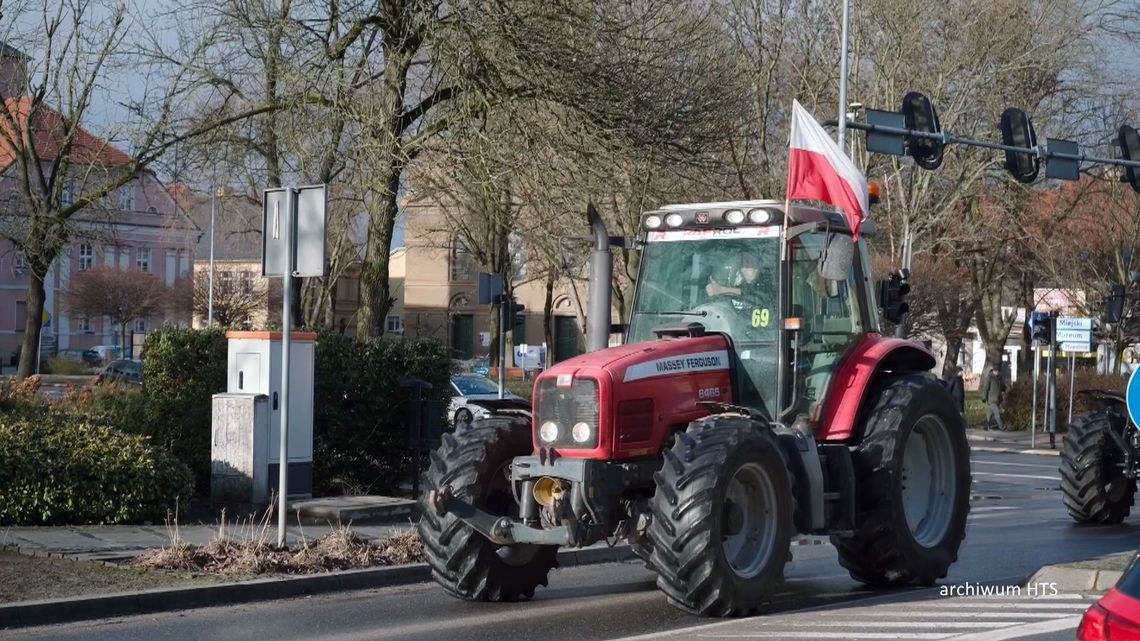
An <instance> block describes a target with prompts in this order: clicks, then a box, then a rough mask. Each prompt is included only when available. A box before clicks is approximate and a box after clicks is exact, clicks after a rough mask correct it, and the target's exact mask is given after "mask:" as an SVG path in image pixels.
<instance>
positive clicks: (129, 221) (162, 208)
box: [0, 43, 201, 365]
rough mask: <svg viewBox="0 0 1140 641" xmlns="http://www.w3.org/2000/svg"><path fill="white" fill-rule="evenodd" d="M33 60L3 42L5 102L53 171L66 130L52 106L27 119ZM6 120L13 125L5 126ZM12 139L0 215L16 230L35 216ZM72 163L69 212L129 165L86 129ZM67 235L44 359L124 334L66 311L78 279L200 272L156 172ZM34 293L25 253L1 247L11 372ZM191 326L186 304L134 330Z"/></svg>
mask: <svg viewBox="0 0 1140 641" xmlns="http://www.w3.org/2000/svg"><path fill="white" fill-rule="evenodd" d="M27 60H28V59H27V57H26V56H23V54H20V53H19V52H18V51H16V50H14V49H12V48H11V47H8V46H6V45H3V44H2V43H0V101H2V103H0V104H2V105H3V108H5V109H7V111H8V113H9V114H12V115H13V116H14V118H13V119H14V120H15V121H16V122H19V123H20V124H21V126H23V127H26V128H27V129H28V130H29V131H30V135H29V136H27V139H30V140H31V143H32V144H33V145H35V149H36V152H37V154H38V156H39V158H40V160H41V161H42V162H43V163H44V165H45V167H50V166H51V165H52V164H53V161H54V160H56V158H57V154H58V150H59V146H60V145H59V142H60V139H61V137H62V132H63V131H64V126H63V122H62V119H61V118H60V117H59V115H58V114H56V113H55V112H54V111H52V110H50V109H47V108H44V107H41V108H40V109H39V110H38V111H36V113H35V114H33V115H32V116H31V117H30V118H29V117H28V113H27V111H28V108H27V105H28V100H27V99H26V98H23V97H22V96H23V94H24V92H25V87H24V84H25V83H24V82H22V81H21V79H22V78H24V77H26V72H25V71H24V69H25V68H26V64H27ZM29 121H30V124H29ZM3 122H10V121H7V120H0V123H3ZM8 140H10V137H7V136H0V217H3V218H4V219H5V220H6V221H9V222H7V225H9V226H10V227H11V229H13V230H17V231H18V230H19V229H20V225H19V217H20V215H21V212H22V211H27V209H26V205H24V204H23V203H24V195H23V193H22V190H21V187H20V185H21V182H20V178H19V176H18V175H17V172H16V167H17V163H16V161H15V154H14V153H13V150H12V149H11V148H10V147H9V146H8V144H7V143H8ZM71 158H72V167H71V169H70V170H69V172H68V179H67V182H66V183H64V196H63V199H64V201H65V204H66V202H67V201H68V200H69V199H71V198H75V197H77V196H78V195H81V194H84V193H90V192H91V191H93V190H94V189H95V188H97V187H98V186H99V180H101V179H102V178H95V177H105V176H107V175H108V174H109V173H111V172H114V171H115V170H116V169H119V168H123V167H127V166H129V165H130V164H131V158H130V157H129V156H128V155H127V154H126V153H124V152H123V151H122V150H120V149H117V148H115V147H114V146H113V145H111V144H110V143H108V142H107V141H105V140H102V139H100V138H98V137H96V136H94V135H92V134H90V133H89V132H87V131H84V130H79V132H78V135H77V136H76V143H75V146H74V148H73V150H72V154H71ZM25 215H26V214H25ZM68 235H69V236H70V238H69V240H68V242H67V243H66V245H65V246H64V248H63V250H62V252H61V253H60V256H59V258H57V259H56V261H55V263H54V264H52V266H51V269H50V271H49V273H48V278H47V282H46V283H45V288H46V294H47V304H46V312H47V314H48V315H49V317H50V320H49V321H48V323H47V325H46V328H45V333H44V339H43V343H44V351H45V353H48V352H55V351H57V350H59V351H62V350H82V349H85V348H88V347H91V346H94V345H99V344H117V343H118V342H119V328H118V327H117V326H113V324H112V323H111V322H110V320H109V319H108V318H106V317H102V318H90V317H85V316H79V315H76V314H73V313H71V312H70V311H69V310H68V309H67V300H66V292H67V290H68V287H69V286H70V285H71V283H72V280H73V279H74V277H75V275H76V274H78V273H80V272H82V271H85V270H89V269H92V268H95V267H101V266H102V267H117V268H122V269H141V270H143V271H145V272H149V273H151V274H154V275H155V276H156V277H157V278H158V279H159V280H160V281H161V282H162V283H163V284H165V285H166V286H168V287H170V288H173V287H174V285H175V283H176V282H177V281H178V279H179V278H180V277H183V276H188V275H189V274H191V273H192V269H193V264H192V263H193V257H194V248H195V245H196V244H197V242H198V240H199V238H200V236H201V231H200V230H199V229H198V228H197V227H196V226H195V225H194V224H193V223H192V222H191V221H190V219H189V218H188V217H187V216H186V215H185V213H184V212H183V211H182V210H181V209H180V208H179V207H178V206H177V204H176V203H175V200H174V198H173V197H172V196H171V194H170V193H169V192H168V190H167V189H166V188H165V186H164V185H163V184H162V183H161V182H159V180H158V179H157V178H156V177H155V176H154V174H153V173H151V172H149V171H142V172H139V173H138V174H136V175H135V176H134V177H133V178H132V180H131V181H130V182H128V183H127V184H126V185H124V186H123V187H121V188H120V189H119V190H117V192H114V193H112V194H110V195H108V196H107V197H106V198H104V199H102V202H100V203H99V204H98V205H96V206H91V207H89V208H88V209H86V210H84V211H83V212H81V213H80V214H79V215H78V216H77V217H76V219H75V220H73V221H72V224H71V228H70V229H69V230H68ZM27 285H28V273H27V269H26V264H25V261H24V257H23V255H22V254H21V253H20V252H19V251H17V250H16V249H15V247H14V246H13V245H12V243H10V242H9V241H7V240H0V359H2V361H3V363H4V364H5V365H7V364H8V363H9V359H10V358H11V357H12V356H13V355H14V354H15V353H16V350H17V349H18V347H19V345H20V344H21V343H22V340H23V334H24V325H25V319H26V316H27V314H26V305H25V299H26V294H25V292H26V289H27ZM189 321H190V310H189V307H188V305H187V308H186V309H185V311H184V312H182V311H180V310H178V311H176V310H173V309H171V310H167V311H163V312H162V313H161V314H156V315H155V316H152V317H147V318H138V319H135V320H134V321H132V323H131V326H130V327H128V328H127V329H128V334H131V333H135V332H146V331H149V330H151V329H153V328H155V327H158V326H161V325H162V324H164V323H177V324H186V325H188V324H189ZM136 356H137V354H136Z"/></svg>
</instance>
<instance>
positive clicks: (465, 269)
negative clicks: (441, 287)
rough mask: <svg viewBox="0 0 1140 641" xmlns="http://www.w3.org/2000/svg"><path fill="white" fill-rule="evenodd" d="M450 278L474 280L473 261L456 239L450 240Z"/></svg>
mask: <svg viewBox="0 0 1140 641" xmlns="http://www.w3.org/2000/svg"><path fill="white" fill-rule="evenodd" d="M451 280H453V281H470V280H475V261H474V260H472V258H471V254H470V252H468V251H467V248H466V247H464V246H463V243H461V242H460V241H459V240H458V239H455V240H452V242H451Z"/></svg>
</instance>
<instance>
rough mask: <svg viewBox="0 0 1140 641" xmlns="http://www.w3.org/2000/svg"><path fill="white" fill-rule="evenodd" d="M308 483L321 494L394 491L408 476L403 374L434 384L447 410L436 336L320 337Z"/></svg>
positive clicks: (444, 367)
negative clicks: (310, 466) (388, 337)
mask: <svg viewBox="0 0 1140 641" xmlns="http://www.w3.org/2000/svg"><path fill="white" fill-rule="evenodd" d="M315 369H316V388H315V390H314V408H313V413H314V416H313V484H314V491H316V492H318V493H321V494H335V493H344V492H351V493H355V492H374V493H381V492H392V491H393V490H394V489H395V488H396V487H397V486H398V484H399V483H400V482H402V481H406V480H410V476H409V474H410V472H409V470H410V466H411V456H410V455H409V453H408V450H407V447H406V441H405V434H406V428H405V420H404V417H405V416H406V411H407V405H406V399H407V398H408V390H406V389H403V388H401V387H400V381H401V380H402V379H406V378H418V379H422V380H425V381H427V382H429V383H431V385H432V389H431V390H430V391H429V392H428V393H427V396H426V397H427V398H433V399H436V400H439V401H441V402H442V403H443V404H444V408H446V405H447V402H448V400H449V399H450V397H451V391H450V385H449V381H450V378H451V361H450V359H449V358H448V356H447V352H446V350H445V349H444V347H443V345H441V344H440V343H439V342H438V341H433V340H424V339H404V340H356V339H351V338H347V337H344V336H340V335H336V334H322V335H321V337H320V338H319V340H318V341H317V346H316V368H315Z"/></svg>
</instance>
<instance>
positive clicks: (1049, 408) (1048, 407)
mask: <svg viewBox="0 0 1140 641" xmlns="http://www.w3.org/2000/svg"><path fill="white" fill-rule="evenodd" d="M1049 325H1050V327H1051V329H1052V336H1050V343H1049V371H1048V372H1046V380H1047V381H1049V382H1048V383H1047V384H1046V385H1047V387H1048V389H1047V391H1046V393H1045V420H1046V429H1047V430H1048V431H1049V445H1050V447H1054V446H1055V440H1054V439H1055V438H1056V436H1055V434H1056V432H1057V376H1056V368H1055V366H1054V357H1055V356H1056V354H1057V322H1056V318H1055V317H1054V320H1053V322H1052V323H1050V324H1049Z"/></svg>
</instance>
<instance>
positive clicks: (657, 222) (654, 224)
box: [645, 214, 661, 229]
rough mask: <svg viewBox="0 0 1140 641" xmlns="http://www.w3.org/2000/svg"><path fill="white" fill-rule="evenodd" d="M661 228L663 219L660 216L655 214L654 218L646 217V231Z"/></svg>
mask: <svg viewBox="0 0 1140 641" xmlns="http://www.w3.org/2000/svg"><path fill="white" fill-rule="evenodd" d="M660 226H661V217H660V216H658V215H656V214H654V215H652V216H646V217H645V228H646V229H657V228H658V227H660Z"/></svg>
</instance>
